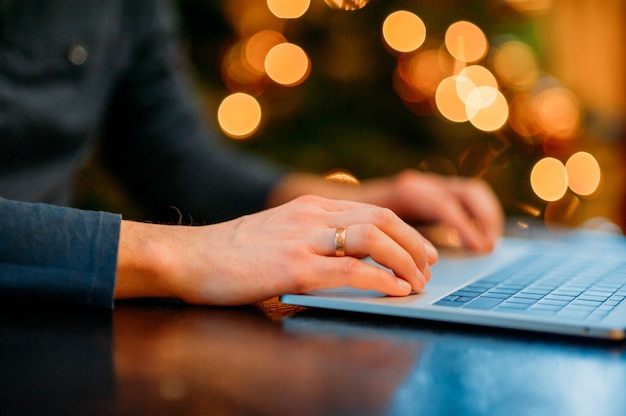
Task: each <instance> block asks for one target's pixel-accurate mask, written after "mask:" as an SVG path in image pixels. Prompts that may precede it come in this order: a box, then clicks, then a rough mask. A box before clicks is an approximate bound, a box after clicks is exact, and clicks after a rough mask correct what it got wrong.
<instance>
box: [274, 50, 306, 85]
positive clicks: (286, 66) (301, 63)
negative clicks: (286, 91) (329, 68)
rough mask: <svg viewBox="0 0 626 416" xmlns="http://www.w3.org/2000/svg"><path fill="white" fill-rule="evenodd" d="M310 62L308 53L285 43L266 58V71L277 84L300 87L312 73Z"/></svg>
mask: <svg viewBox="0 0 626 416" xmlns="http://www.w3.org/2000/svg"><path fill="white" fill-rule="evenodd" d="M310 66H311V65H310V61H309V57H308V56H307V54H306V52H304V50H303V49H302V48H301V47H299V46H298V45H294V44H293V43H288V42H284V43H281V44H278V45H276V46H274V47H273V48H272V49H270V50H269V52H268V53H267V56H266V57H265V71H266V72H267V75H268V76H269V77H270V78H271V79H272V80H273V81H274V82H276V83H278V84H281V85H287V86H292V85H298V84H300V83H301V82H303V81H304V80H305V79H306V77H307V76H308V74H309V72H310Z"/></svg>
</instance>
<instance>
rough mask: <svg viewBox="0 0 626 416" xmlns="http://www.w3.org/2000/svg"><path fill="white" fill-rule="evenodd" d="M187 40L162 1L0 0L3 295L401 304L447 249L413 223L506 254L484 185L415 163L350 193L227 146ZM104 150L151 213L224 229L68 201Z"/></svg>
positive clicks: (93, 300)
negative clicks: (144, 218) (211, 126)
mask: <svg viewBox="0 0 626 416" xmlns="http://www.w3.org/2000/svg"><path fill="white" fill-rule="evenodd" d="M174 32H175V30H174V26H173V19H172V13H171V11H170V10H169V9H168V5H167V3H166V2H162V1H156V0H107V1H104V0H103V1H93V2H74V1H71V0H56V1H55V0H3V1H2V2H1V3H0V197H2V198H0V212H1V213H2V216H1V217H0V293H2V295H3V296H6V297H12V298H24V299H27V300H36V299H44V300H47V301H58V302H67V303H75V304H82V305H88V306H96V307H112V305H113V300H114V298H129V297H146V296H156V297H176V298H180V299H182V300H184V301H186V302H190V303H198V304H218V305H234V304H244V303H251V302H256V301H259V300H263V299H267V298H270V297H273V296H276V295H279V294H282V293H297V292H305V291H309V290H312V289H316V288H322V287H336V286H342V285H346V284H347V285H351V286H354V287H357V288H368V289H376V290H379V291H381V292H383V293H387V294H389V295H395V296H401V295H407V294H409V293H410V292H411V291H415V290H420V289H422V288H423V287H424V285H425V284H426V282H427V281H428V280H429V279H430V277H431V273H430V266H431V265H432V264H433V263H434V262H435V261H436V258H437V252H436V250H435V249H434V248H433V246H432V245H431V244H430V243H429V242H428V241H427V240H426V239H424V238H423V237H422V236H421V235H420V234H419V233H418V232H417V231H416V230H415V229H414V228H412V227H410V226H409V225H407V224H406V223H405V222H404V221H402V220H401V219H400V217H402V218H404V219H407V220H419V221H423V222H438V223H444V224H447V225H449V226H451V227H454V228H456V229H457V230H458V233H459V235H460V237H461V239H462V241H463V243H464V245H465V246H466V247H467V248H469V249H474V250H480V251H488V250H490V249H491V248H492V247H493V245H494V244H495V241H496V240H497V238H498V236H499V235H500V233H501V229H502V218H503V215H502V212H501V209H500V207H499V205H498V203H497V200H496V198H495V196H494V195H493V193H492V192H491V191H490V189H489V188H488V187H487V186H486V185H485V184H484V183H482V182H480V181H476V180H465V179H458V178H457V179H446V178H442V177H437V176H432V175H426V174H421V173H418V172H414V171H408V172H403V173H400V174H398V175H397V176H395V177H391V178H383V179H379V180H373V181H368V182H364V183H362V184H361V185H360V186H359V187H347V186H344V185H341V184H337V183H331V182H327V181H324V180H322V179H321V178H319V177H316V176H314V175H308V174H303V173H287V172H283V171H280V170H278V169H276V168H274V167H272V166H269V165H266V164H263V163H261V162H259V161H257V160H253V159H251V158H249V157H246V156H243V155H238V154H235V153H233V152H232V151H230V150H228V149H226V148H224V147H223V146H222V145H220V144H219V142H218V140H217V139H216V138H215V137H214V135H213V133H212V132H211V131H209V130H207V129H206V128H205V127H204V126H203V125H202V123H201V121H200V117H199V116H198V111H197V109H196V108H194V106H193V101H192V100H191V99H190V97H191V96H192V95H191V93H190V92H189V91H188V83H187V80H186V79H185V77H186V74H185V71H184V67H183V66H181V58H180V54H179V53H178V51H177V49H178V48H177V46H178V45H177V44H176V37H175V36H174ZM98 146H99V147H100V148H101V153H102V157H103V160H104V163H106V164H107V165H108V166H109V167H110V168H111V169H112V170H113V171H114V172H115V173H116V174H117V175H118V176H119V177H120V178H122V179H123V181H124V182H125V184H126V185H127V186H128V188H129V189H130V191H131V192H132V193H133V196H134V197H135V198H137V199H138V200H139V201H141V202H142V203H143V204H144V205H145V206H147V207H150V208H151V209H152V210H153V211H154V212H156V213H159V212H163V211H165V210H168V209H171V208H170V207H176V208H177V209H178V210H180V212H181V213H183V214H185V215H186V214H189V215H190V216H191V217H192V218H194V220H196V222H198V223H205V224H211V225H206V226H202V227H189V226H171V225H158V224H148V223H138V222H131V221H127V220H122V218H121V217H120V216H119V215H116V214H113V213H104V212H91V211H81V210H77V209H73V208H68V207H67V206H68V205H69V204H70V201H71V183H72V178H73V177H74V175H75V174H76V172H77V170H78V169H79V167H80V166H81V164H82V163H83V162H84V160H85V159H86V158H87V157H88V156H89V155H90V154H91V153H92V152H93V149H94V148H95V147H98ZM304 195H309V196H304ZM312 195H317V196H312ZM271 207H273V208H271ZM267 208H271V209H267ZM155 218H158V217H155ZM365 256H371V257H372V258H373V259H374V260H376V261H378V262H379V263H381V264H382V265H384V266H386V267H387V268H389V269H391V270H393V272H394V273H389V272H388V271H386V270H383V269H381V268H377V267H374V266H371V265H368V264H366V263H364V262H361V261H359V260H358V259H359V258H362V257H365Z"/></svg>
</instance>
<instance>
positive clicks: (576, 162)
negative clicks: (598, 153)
mask: <svg viewBox="0 0 626 416" xmlns="http://www.w3.org/2000/svg"><path fill="white" fill-rule="evenodd" d="M565 168H566V169H567V176H568V178H569V187H570V189H571V190H572V191H573V192H575V193H576V194H578V195H580V196H589V195H592V194H593V193H595V192H596V191H597V190H598V187H599V186H600V180H601V178H602V174H601V171H600V165H599V164H598V161H597V160H596V158H594V157H593V156H592V155H591V154H590V153H587V152H578V153H575V154H573V155H572V156H571V157H570V158H569V159H568V160H567V163H565Z"/></svg>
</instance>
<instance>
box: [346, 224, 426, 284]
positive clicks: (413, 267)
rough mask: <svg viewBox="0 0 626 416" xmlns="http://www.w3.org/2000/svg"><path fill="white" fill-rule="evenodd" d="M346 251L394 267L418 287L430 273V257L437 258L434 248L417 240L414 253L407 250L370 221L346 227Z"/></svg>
mask: <svg viewBox="0 0 626 416" xmlns="http://www.w3.org/2000/svg"><path fill="white" fill-rule="evenodd" d="M345 242H346V243H345V249H346V251H345V253H346V255H348V256H351V257H356V258H363V257H367V256H370V257H371V258H372V259H373V260H374V261H376V262H377V263H379V264H381V265H384V266H385V267H387V268H389V269H391V270H393V272H394V274H395V275H396V276H397V277H399V278H401V279H404V280H406V281H407V282H408V283H409V284H410V287H411V288H413V289H414V290H419V289H421V288H423V287H424V285H426V283H427V282H428V281H429V280H430V278H431V277H432V272H431V270H430V265H431V261H432V260H431V259H432V257H433V254H432V253H434V257H435V259H436V251H434V248H433V252H431V254H429V250H430V249H429V248H426V247H427V246H426V245H425V244H423V243H422V246H421V247H419V244H420V243H419V242H417V244H416V247H417V248H416V250H417V253H410V252H409V251H407V249H406V248H405V247H403V246H402V245H401V244H399V243H398V242H397V241H396V240H394V239H393V238H391V237H390V236H389V235H387V234H386V233H385V232H383V231H382V230H381V229H379V228H377V227H375V226H373V225H371V224H356V225H351V226H349V227H347V229H346V240H345Z"/></svg>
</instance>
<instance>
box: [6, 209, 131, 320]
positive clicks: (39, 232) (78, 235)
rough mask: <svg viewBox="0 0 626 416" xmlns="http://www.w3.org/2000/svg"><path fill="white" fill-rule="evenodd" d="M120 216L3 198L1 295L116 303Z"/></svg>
mask: <svg viewBox="0 0 626 416" xmlns="http://www.w3.org/2000/svg"><path fill="white" fill-rule="evenodd" d="M120 225H121V217H120V216H119V215H116V214H109V213H104V212H95V211H84V210H78V209H72V208H62V207H57V206H53V205H47V204H33V203H24V202H16V201H11V200H6V199H2V198H0V299H10V300H11V301H25V302H26V301H28V302H32V301H35V300H38V301H45V302H53V303H66V304H74V305H83V306H89V307H100V308H112V307H113V290H114V287H115V275H116V268H117V249H118V244H119V234H120Z"/></svg>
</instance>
